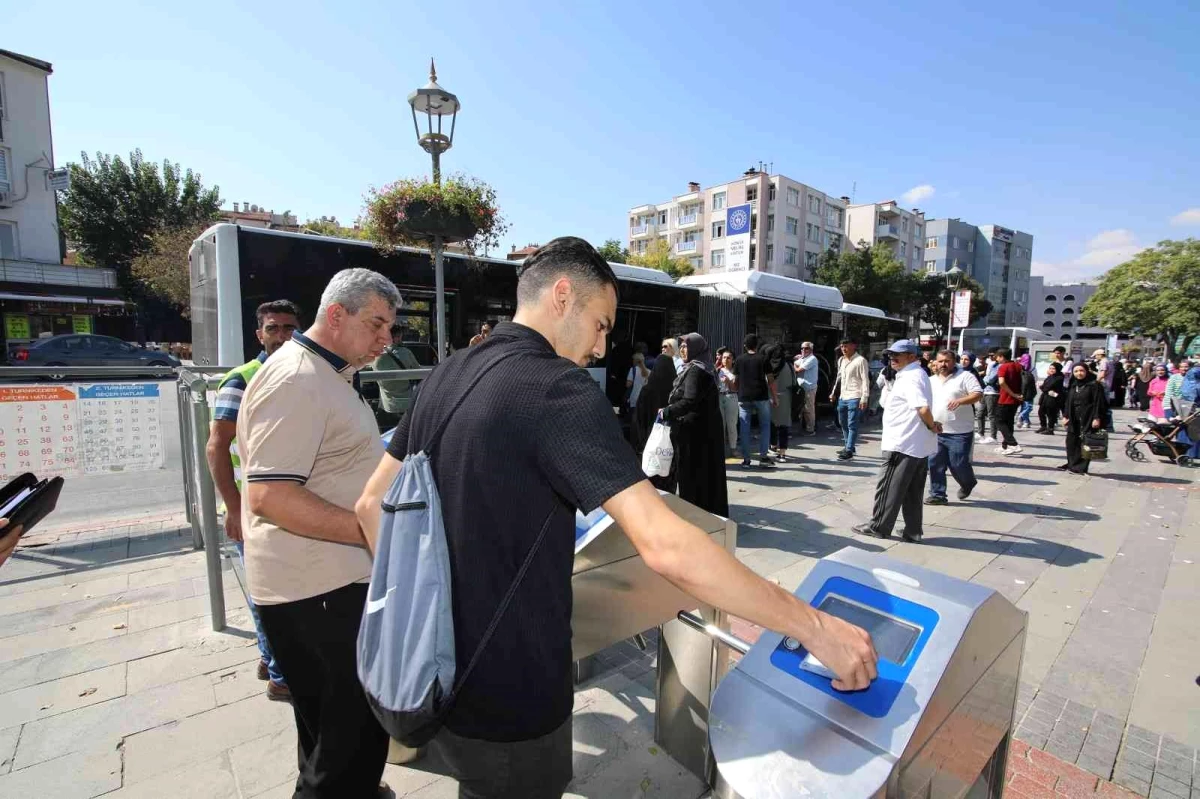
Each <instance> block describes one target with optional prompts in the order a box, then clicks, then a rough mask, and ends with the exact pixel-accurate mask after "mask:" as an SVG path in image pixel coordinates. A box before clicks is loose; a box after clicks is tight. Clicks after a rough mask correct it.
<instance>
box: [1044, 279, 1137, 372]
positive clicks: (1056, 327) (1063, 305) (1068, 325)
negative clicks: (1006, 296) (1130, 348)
mask: <svg viewBox="0 0 1200 799" xmlns="http://www.w3.org/2000/svg"><path fill="white" fill-rule="evenodd" d="M1045 281H1046V279H1045V278H1044V277H1042V276H1040V275H1039V276H1037V277H1032V278H1030V279H1029V292H1030V297H1031V300H1030V303H1029V327H1032V328H1034V329H1035V330H1041V331H1042V332H1043V333H1045V334H1046V336H1047V337H1049V338H1056V339H1059V340H1061V341H1079V342H1082V344H1081V347H1082V351H1083V352H1087V353H1090V352H1091V351H1092V350H1093V349H1095V348H1096V347H1105V346H1106V344H1107V342H1108V338H1109V336H1112V335H1115V336H1117V340H1118V341H1128V340H1129V335H1128V334H1127V333H1121V332H1119V331H1116V330H1112V329H1111V328H1107V327H1092V326H1089V325H1085V324H1083V323H1082V322H1081V321H1080V319H1079V317H1080V315H1081V314H1082V313H1083V306H1084V305H1085V304H1086V303H1087V301H1088V298H1090V297H1091V296H1092V295H1093V294H1095V293H1096V287H1095V286H1092V285H1089V284H1087V283H1061V284H1050V285H1046V282H1045Z"/></svg>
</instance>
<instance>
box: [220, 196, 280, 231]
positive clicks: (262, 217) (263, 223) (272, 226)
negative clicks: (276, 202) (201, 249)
mask: <svg viewBox="0 0 1200 799" xmlns="http://www.w3.org/2000/svg"><path fill="white" fill-rule="evenodd" d="M218 213H219V215H220V218H221V221H222V222H230V223H232V224H235V225H242V226H243V227H260V228H266V229H267V230H286V231H289V232H291V233H298V232H299V231H300V222H299V220H297V219H296V217H295V215H294V214H292V213H291V212H290V211H284V212H283V213H282V214H277V213H275V210H274V209H271V210H270V211H268V210H267V209H266V208H263V207H262V206H259V205H253V204H251V203H240V204H239V203H234V204H233V210H232V211H228V210H226V209H224V208H222V209H221V210H220V211H219V212H218Z"/></svg>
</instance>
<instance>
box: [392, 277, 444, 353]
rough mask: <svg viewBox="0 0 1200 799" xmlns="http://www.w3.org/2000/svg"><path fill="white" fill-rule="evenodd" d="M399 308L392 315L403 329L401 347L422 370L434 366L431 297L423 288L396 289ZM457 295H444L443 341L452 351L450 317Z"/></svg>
mask: <svg viewBox="0 0 1200 799" xmlns="http://www.w3.org/2000/svg"><path fill="white" fill-rule="evenodd" d="M400 296H401V297H403V298H404V302H403V304H402V305H401V306H400V308H399V309H397V311H396V324H398V325H402V326H403V327H404V328H405V331H404V333H403V342H404V346H405V347H407V348H408V349H409V350H411V351H412V354H413V355H415V356H416V358H417V360H418V361H420V363H421V365H422V366H433V365H435V364H436V363H437V318H436V315H435V314H434V309H435V308H436V306H437V300H436V299H435V296H436V295H435V293H434V292H432V291H430V290H429V289H427V288H424V287H414V286H400ZM458 299H459V298H458V294H457V292H452V291H447V292H446V328H447V333H446V341H447V343H448V345H449V346H450V351H451V352H453V351H454V344H453V342H454V336H453V330H454V329H455V325H454V318H455V317H454V313H455V310H456V308H457V305H458Z"/></svg>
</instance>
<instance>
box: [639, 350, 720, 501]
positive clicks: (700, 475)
mask: <svg viewBox="0 0 1200 799" xmlns="http://www.w3.org/2000/svg"><path fill="white" fill-rule="evenodd" d="M681 355H682V356H683V359H684V364H683V369H682V370H681V371H680V373H679V374H678V375H677V376H676V377H675V384H674V386H673V387H672V389H671V396H670V402H669V404H668V405H667V406H666V407H665V408H663V410H662V416H663V419H664V420H665V421H667V422H669V423H670V425H671V443H672V444H674V445H675V475H676V477H678V479H679V496H680V498H682V499H685V500H687V501H688V502H690V503H692V504H693V505H696V506H697V507H700V508H703V509H704V510H706V511H708V512H709V513H715V514H717V515H718V516H728V515H729V497H728V494H727V492H726V487H725V430H724V425H723V423H722V421H721V406H720V401H719V398H718V390H717V378H716V373H715V372H716V370H715V369H714V368H713V360H712V354H711V353H710V352H709V349H708V342H707V341H705V340H704V337H703V336H701V335H700V334H699V333H689V334H688V335H686V336H684V337H683V348H682V351H681ZM643 390H644V389H643Z"/></svg>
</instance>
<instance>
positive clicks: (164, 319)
mask: <svg viewBox="0 0 1200 799" xmlns="http://www.w3.org/2000/svg"><path fill="white" fill-rule="evenodd" d="M80 157H82V162H80V163H72V164H70V169H71V188H70V190H67V191H65V192H64V193H62V196H61V202H60V205H59V211H60V220H61V223H62V232H64V233H65V234H66V236H67V239H70V240H71V242H72V244H74V246H76V247H77V248H78V250H79V256H80V260H82V262H83V263H85V264H90V265H94V266H109V268H112V269H114V270H116V277H118V281H119V282H120V284H121V287H122V288H124V289H125V294H126V298H127V299H128V300H132V301H133V302H134V304H136V307H137V314H138V330H137V336H138V338H139V340H143V341H144V340H145V338H146V332H148V331H150V332H151V334H152V335H154V337H156V338H160V337H168V338H175V337H182V336H186V328H182V326H181V325H180V314H179V308H178V307H172V306H173V302H176V301H178V298H179V294H178V290H176V289H170V290H169V292H168V290H167V289H166V288H164V287H166V286H167V284H168V283H163V282H160V283H158V288H154V287H152V286H150V284H146V283H145V282H143V281H142V280H140V278H139V277H138V276H136V275H134V274H133V262H134V260H136V259H137V258H138V257H139V256H144V254H148V253H151V252H162V253H167V252H168V251H169V250H172V247H174V245H175V244H178V242H176V241H175V240H172V242H170V245H172V246H170V247H168V244H167V241H166V240H163V241H158V242H156V240H155V236H156V234H158V233H160V232H163V230H173V232H180V230H187V232H190V233H191V232H194V230H197V229H202V228H203V227H204V226H206V224H209V223H211V222H215V221H216V220H217V212H218V210H220V208H221V196H220V190H218V188H217V187H216V186H214V187H212V188H205V187H204V184H203V182H202V181H200V176H199V175H198V174H196V173H193V172H192V170H191V169H188V170H184V169H181V168H180V166H179V164H178V163H172V162H170V161H163V162H162V166H161V168H160V166H158V164H155V163H151V162H148V161H146V160H145V158H144V157H143V156H142V151H140V150H134V151H133V152H131V154H130V160H128V163H126V162H125V161H122V160H121V158H120V156H110V155H104V154H100V152H97V154H96V158H95V160H91V158H89V157H88V155H86V154H80ZM181 263H182V265H185V266H186V264H187V259H186V254H185V257H184V260H182V262H181ZM150 271H154V270H150ZM162 277H163V278H164V277H166V275H164V274H163V275H162ZM169 296H175V298H176V301H163V298H169ZM185 305H186V301H185Z"/></svg>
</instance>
